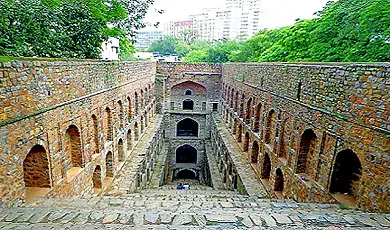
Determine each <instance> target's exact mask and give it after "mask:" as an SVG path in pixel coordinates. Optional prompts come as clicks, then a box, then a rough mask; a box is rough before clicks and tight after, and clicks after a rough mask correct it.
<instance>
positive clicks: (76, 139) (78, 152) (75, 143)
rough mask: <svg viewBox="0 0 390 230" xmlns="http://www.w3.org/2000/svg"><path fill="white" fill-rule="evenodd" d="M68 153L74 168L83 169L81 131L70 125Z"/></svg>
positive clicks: (67, 131)
mask: <svg viewBox="0 0 390 230" xmlns="http://www.w3.org/2000/svg"><path fill="white" fill-rule="evenodd" d="M66 142H67V145H66V152H67V153H68V156H69V157H70V162H71V165H72V167H83V154H82V149H81V137H80V132H79V129H78V128H77V127H76V126H75V125H70V126H69V127H68V129H67V130H66Z"/></svg>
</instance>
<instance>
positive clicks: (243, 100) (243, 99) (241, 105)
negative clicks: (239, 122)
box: [238, 93, 245, 117]
mask: <svg viewBox="0 0 390 230" xmlns="http://www.w3.org/2000/svg"><path fill="white" fill-rule="evenodd" d="M244 107H245V93H243V94H242V95H241V102H240V111H239V112H238V116H239V117H244Z"/></svg>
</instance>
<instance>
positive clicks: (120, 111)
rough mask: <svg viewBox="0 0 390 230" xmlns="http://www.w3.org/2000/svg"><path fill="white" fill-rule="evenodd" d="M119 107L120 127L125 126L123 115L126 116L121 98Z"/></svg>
mask: <svg viewBox="0 0 390 230" xmlns="http://www.w3.org/2000/svg"><path fill="white" fill-rule="evenodd" d="M118 109H119V114H118V116H119V128H121V129H122V128H123V116H124V114H123V104H122V101H121V100H119V101H118Z"/></svg>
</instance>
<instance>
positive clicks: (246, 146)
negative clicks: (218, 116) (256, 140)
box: [242, 132, 250, 152]
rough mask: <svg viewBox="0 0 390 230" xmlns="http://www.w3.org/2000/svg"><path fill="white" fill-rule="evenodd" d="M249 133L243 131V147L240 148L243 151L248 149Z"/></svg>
mask: <svg viewBox="0 0 390 230" xmlns="http://www.w3.org/2000/svg"><path fill="white" fill-rule="evenodd" d="M249 141H250V139H249V133H248V132H245V136H244V145H243V148H242V151H244V152H247V151H248V148H249Z"/></svg>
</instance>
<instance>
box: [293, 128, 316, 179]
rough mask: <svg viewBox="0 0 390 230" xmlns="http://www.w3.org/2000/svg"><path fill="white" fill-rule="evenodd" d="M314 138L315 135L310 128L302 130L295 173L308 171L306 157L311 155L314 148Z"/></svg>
mask: <svg viewBox="0 0 390 230" xmlns="http://www.w3.org/2000/svg"><path fill="white" fill-rule="evenodd" d="M316 139H317V136H316V134H315V133H314V131H313V130H312V129H306V130H305V131H304V132H303V134H302V136H301V141H300V144H299V152H298V160H297V169H296V173H308V171H307V165H308V158H309V157H310V156H311V152H312V151H313V149H314V145H315V141H316Z"/></svg>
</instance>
